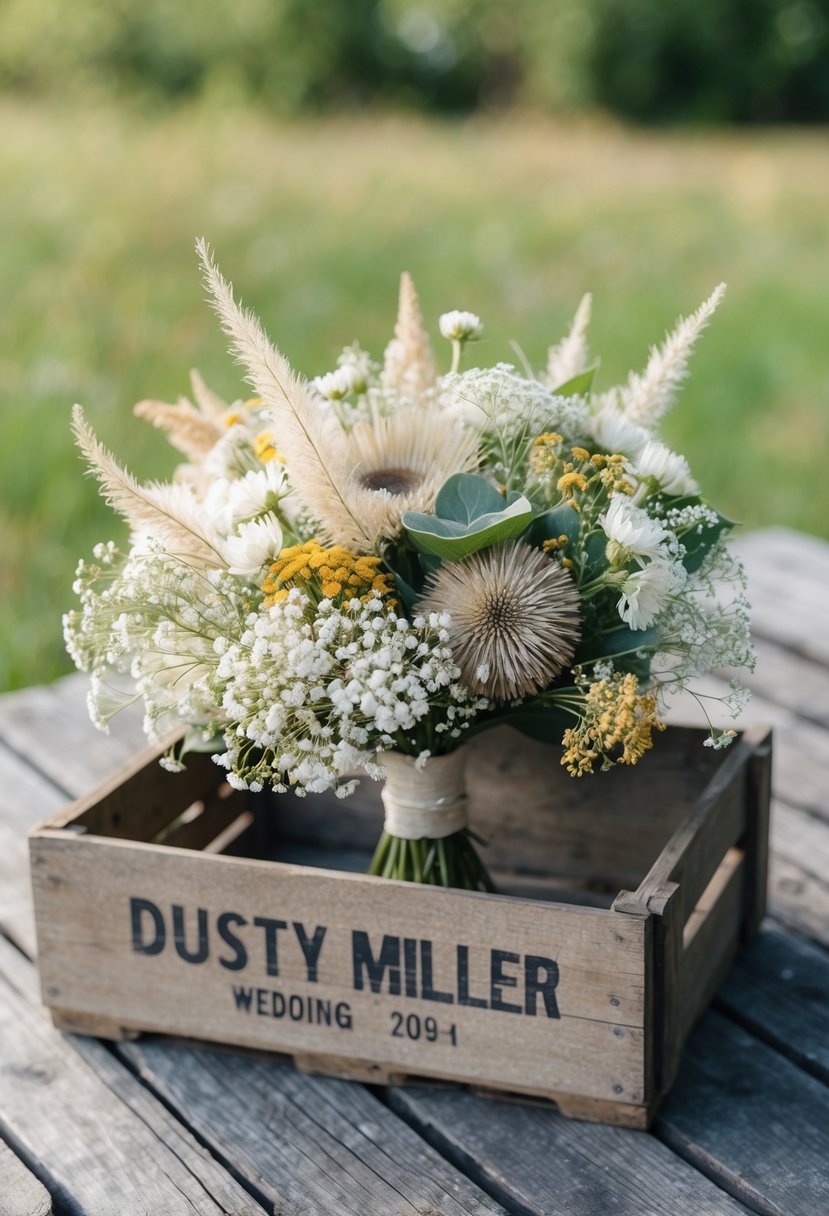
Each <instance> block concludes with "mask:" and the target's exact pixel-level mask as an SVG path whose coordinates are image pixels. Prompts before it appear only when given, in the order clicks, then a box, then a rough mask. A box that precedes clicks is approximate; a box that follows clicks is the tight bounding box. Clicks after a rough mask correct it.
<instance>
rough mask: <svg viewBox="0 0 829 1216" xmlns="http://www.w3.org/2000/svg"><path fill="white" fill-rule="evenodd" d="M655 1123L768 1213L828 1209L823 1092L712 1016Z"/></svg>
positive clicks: (828, 1093) (826, 1097) (794, 1214)
mask: <svg viewBox="0 0 829 1216" xmlns="http://www.w3.org/2000/svg"><path fill="white" fill-rule="evenodd" d="M655 1128H656V1131H657V1134H658V1135H659V1136H660V1137H661V1138H663V1139H664V1140H665V1142H666V1143H667V1144H669V1145H670V1146H671V1147H672V1148H673V1149H674V1150H675V1151H676V1152H678V1153H680V1154H681V1155H682V1156H683V1157H685V1158H686V1160H688V1161H690V1162H691V1163H692V1164H693V1165H695V1166H696V1167H697V1168H698V1169H700V1170H701V1171H702V1172H703V1173H705V1174H707V1175H708V1176H709V1177H711V1178H713V1179H714V1180H715V1181H716V1182H717V1183H718V1184H719V1185H720V1186H722V1187H723V1188H725V1189H727V1190H728V1191H729V1192H730V1193H731V1194H732V1195H734V1196H736V1197H737V1198H739V1199H741V1200H742V1201H743V1202H745V1203H746V1204H747V1205H748V1206H750V1207H751V1208H753V1209H754V1210H755V1211H757V1212H760V1213H763V1214H764V1216H816V1214H817V1213H822V1212H826V1211H829V1173H828V1172H827V1169H826V1163H827V1160H829V1089H827V1087H826V1086H825V1085H823V1084H821V1083H820V1082H819V1081H817V1080H815V1078H814V1077H811V1076H809V1075H808V1074H806V1073H805V1072H803V1071H802V1070H801V1069H799V1068H797V1067H796V1066H795V1065H794V1064H792V1063H790V1062H789V1061H788V1060H786V1059H784V1058H783V1056H781V1055H780V1054H779V1053H778V1052H776V1051H774V1050H773V1049H772V1048H770V1047H767V1046H766V1045H765V1044H763V1043H761V1042H759V1041H758V1040H757V1039H756V1038H754V1037H753V1036H752V1035H750V1034H747V1033H746V1032H745V1031H744V1030H742V1029H741V1028H740V1027H738V1026H736V1025H734V1024H733V1023H732V1022H731V1021H729V1020H727V1019H726V1018H724V1017H721V1016H720V1015H718V1014H717V1013H713V1012H712V1013H709V1014H707V1015H706V1017H705V1018H704V1019H703V1021H702V1022H701V1023H700V1025H699V1027H698V1028H697V1030H696V1031H695V1032H694V1034H693V1035H692V1036H691V1039H690V1041H689V1043H688V1045H687V1047H686V1051H685V1059H684V1062H683V1065H682V1068H681V1069H680V1072H679V1076H678V1078H677V1082H676V1085H675V1087H674V1089H673V1091H672V1093H671V1094H670V1095H669V1097H668V1098H667V1100H666V1102H665V1104H664V1106H663V1108H662V1111H661V1113H660V1114H659V1115H658V1116H657V1120H656V1124H655Z"/></svg>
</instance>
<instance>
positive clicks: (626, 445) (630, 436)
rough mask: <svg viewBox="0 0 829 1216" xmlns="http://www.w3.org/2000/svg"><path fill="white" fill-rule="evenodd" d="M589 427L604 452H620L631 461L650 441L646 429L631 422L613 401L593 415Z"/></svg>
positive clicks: (607, 402)
mask: <svg viewBox="0 0 829 1216" xmlns="http://www.w3.org/2000/svg"><path fill="white" fill-rule="evenodd" d="M589 425H590V429H591V431H592V434H593V438H594V440H595V441H596V443H597V444H598V446H599V448H600V449H601V450H602V451H603V452H610V453H616V452H618V453H620V454H621V455H622V456H628V457H630V458H631V459H635V457H636V456H637V455H638V454H639V452H641V451H642V448H643V447H644V446H645V444H646V443H647V442H648V440H649V439H650V435H649V434H648V432H647V431H646V430H645V429H644V427H641V426H637V425H636V423H634V422H631V421H630V419H629V418H626V417H625V416H624V414H622V413H620V411H619V410H618V409H617V408H616V406H615V404H613V402H611V401H606V402H605V403H604V404H603V405H602V406H601V407H600V409H599V410H598V411H597V412H596V413H595V414H593V416H592V417H591V418H590V422H589Z"/></svg>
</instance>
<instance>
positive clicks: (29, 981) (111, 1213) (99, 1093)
mask: <svg viewBox="0 0 829 1216" xmlns="http://www.w3.org/2000/svg"><path fill="white" fill-rule="evenodd" d="M36 1003H37V996H36V986H35V981H34V974H33V969H32V967H31V965H30V964H29V963H27V962H26V960H25V959H24V958H23V956H22V955H21V954H19V953H18V952H17V951H16V950H15V949H14V947H13V946H10V945H9V944H8V943H7V942H5V941H4V940H3V939H0V1079H1V1080H2V1087H1V1088H2V1095H3V1096H2V1100H1V1101H0V1120H1V1121H2V1133H3V1137H4V1138H5V1139H6V1140H7V1141H8V1142H9V1144H10V1145H11V1146H12V1147H13V1148H14V1149H15V1151H16V1152H17V1153H18V1154H19V1155H20V1156H21V1157H23V1159H24V1160H26V1161H28V1162H31V1163H35V1162H36V1163H37V1169H38V1174H39V1176H40V1178H41V1179H42V1181H43V1182H44V1183H45V1184H46V1186H47V1187H48V1189H49V1191H50V1192H51V1193H52V1195H53V1196H54V1198H55V1201H56V1203H57V1204H58V1205H60V1207H61V1210H64V1209H65V1210H67V1211H70V1212H72V1213H74V1214H75V1216H146V1213H147V1212H163V1213H164V1214H165V1216H194V1214H195V1213H198V1214H199V1216H229V1214H231V1213H233V1214H235V1216H261V1213H262V1208H261V1207H260V1205H259V1204H258V1203H257V1202H256V1201H255V1200H254V1199H252V1198H251V1196H250V1195H249V1194H247V1192H246V1191H245V1190H244V1189H243V1188H242V1187H241V1186H240V1185H239V1184H238V1183H237V1182H236V1181H234V1179H233V1178H232V1177H231V1176H230V1175H229V1174H228V1173H227V1172H226V1171H225V1170H224V1169H223V1168H222V1167H221V1166H220V1165H218V1164H217V1163H216V1162H215V1161H214V1160H213V1158H212V1157H211V1156H210V1154H209V1153H208V1152H206V1151H205V1150H204V1149H203V1148H201V1147H200V1146H199V1145H198V1144H197V1143H196V1141H195V1140H194V1139H193V1137H192V1136H191V1135H190V1134H189V1133H188V1132H187V1131H186V1130H185V1129H184V1128H183V1127H182V1126H181V1125H180V1124H179V1123H178V1122H177V1121H176V1120H175V1119H174V1118H173V1117H172V1116H171V1115H170V1114H169V1113H168V1112H167V1111H166V1110H165V1108H164V1107H163V1106H162V1105H161V1103H159V1102H158V1101H157V1100H156V1099H154V1098H153V1097H152V1096H151V1095H150V1094H149V1093H148V1092H147V1090H146V1089H145V1088H144V1087H143V1086H142V1085H141V1083H140V1082H139V1081H137V1080H136V1078H135V1077H134V1076H133V1075H132V1074H131V1073H130V1072H129V1071H128V1070H127V1069H126V1068H125V1067H124V1065H123V1064H121V1063H120V1062H119V1061H118V1060H116V1059H115V1058H114V1057H113V1056H112V1055H111V1053H110V1052H109V1051H107V1049H106V1048H105V1047H103V1046H102V1045H101V1044H100V1043H97V1042H95V1041H93V1040H91V1039H82V1040H74V1041H72V1040H69V1039H65V1038H63V1037H61V1035H59V1034H58V1033H57V1032H56V1031H55V1030H54V1029H53V1028H52V1026H51V1024H50V1022H49V1018H48V1016H47V1015H46V1014H45V1013H44V1012H43V1011H42V1010H40V1009H38V1008H37V1007H36Z"/></svg>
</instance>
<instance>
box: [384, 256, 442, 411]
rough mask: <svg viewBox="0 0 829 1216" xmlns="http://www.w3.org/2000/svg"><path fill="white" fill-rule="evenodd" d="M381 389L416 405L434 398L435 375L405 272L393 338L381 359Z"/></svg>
mask: <svg viewBox="0 0 829 1216" xmlns="http://www.w3.org/2000/svg"><path fill="white" fill-rule="evenodd" d="M382 383H383V388H385V389H389V390H391V392H393V393H396V394H397V396H398V397H402V398H405V399H406V400H407V401H411V402H414V403H415V404H418V405H427V404H429V403H430V402H431V401H432V400H433V399H434V396H435V390H436V386H437V371H436V369H435V361H434V358H433V356H432V348H431V345H430V343H429V335H428V334H427V333H426V327H425V325H424V324H423V316H422V314H421V311H420V305H419V303H418V299H417V292H416V291H415V287H414V283H413V282H412V280H411V277H410V275H408V274H406V273H405V272H404V273H403V274H402V275H401V276H400V299H399V303H398V308H397V322H396V324H395V327H394V337H393V338H392V340H391V342H389V344H388V346H387V347H386V353H385V356H384V359H383V375H382Z"/></svg>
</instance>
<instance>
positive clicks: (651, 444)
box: [631, 439, 699, 494]
mask: <svg viewBox="0 0 829 1216" xmlns="http://www.w3.org/2000/svg"><path fill="white" fill-rule="evenodd" d="M631 464H632V468H633V472H634V473H635V474H636V475H637V477H641V478H643V479H646V478H649V477H652V478H653V479H654V481H656V482H657V484H658V485H659V488H660V490H662V491H663V493H665V494H698V493H699V485H698V484H697V482H696V481H695V480H694V478H693V477H692V476H691V469H690V466H689V464H688V461H687V460H686V459H685V457H684V456H680V455H679V453H678V452H672V451H671V449H670V448H669V447H666V446H665V444H664V443H660V442H659V440H658V439H649V440H648V442H647V443H646V444H645V446H644V447H643V448H642V451H641V452H640V453H639V455H638V456H637V457H636V459H635V460H634V461H632V462H631Z"/></svg>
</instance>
